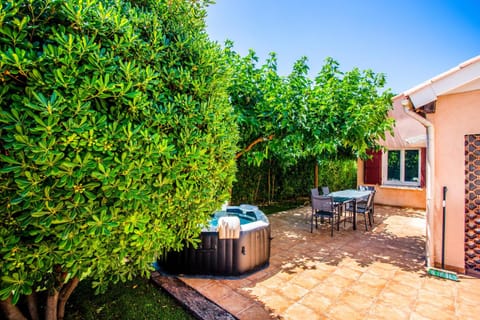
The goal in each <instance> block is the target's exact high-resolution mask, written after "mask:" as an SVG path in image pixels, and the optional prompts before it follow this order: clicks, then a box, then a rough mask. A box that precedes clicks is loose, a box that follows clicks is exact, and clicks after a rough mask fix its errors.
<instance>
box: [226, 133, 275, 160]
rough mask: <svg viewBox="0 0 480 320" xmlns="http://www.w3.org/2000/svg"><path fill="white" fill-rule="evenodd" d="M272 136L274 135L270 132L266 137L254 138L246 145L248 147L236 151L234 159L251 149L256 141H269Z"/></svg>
mask: <svg viewBox="0 0 480 320" xmlns="http://www.w3.org/2000/svg"><path fill="white" fill-rule="evenodd" d="M273 137H274V135H273V134H271V135H270V136H268V137H260V138H257V139H255V140H254V141H253V142H252V143H250V144H249V145H248V147H246V148H245V149H243V150H242V151H240V152H239V153H237V154H236V155H235V159H238V158H240V157H241V156H242V155H243V154H244V153H246V152H248V151H250V149H252V148H253V147H254V146H255V145H256V144H258V143H260V142H264V141H270V140H272V139H273Z"/></svg>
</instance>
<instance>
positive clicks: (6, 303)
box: [0, 296, 27, 320]
mask: <svg viewBox="0 0 480 320" xmlns="http://www.w3.org/2000/svg"><path fill="white" fill-rule="evenodd" d="M0 309H1V310H2V311H3V314H4V315H5V317H6V319H8V320H27V318H26V317H25V316H24V315H23V314H22V312H21V311H20V309H18V307H17V306H16V305H14V304H13V303H12V297H11V296H10V297H8V298H7V300H0ZM0 316H1V314H0Z"/></svg>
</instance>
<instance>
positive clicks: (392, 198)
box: [357, 159, 426, 209]
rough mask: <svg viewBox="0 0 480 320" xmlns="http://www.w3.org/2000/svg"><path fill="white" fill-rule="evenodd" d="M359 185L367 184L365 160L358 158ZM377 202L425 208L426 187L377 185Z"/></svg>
mask: <svg viewBox="0 0 480 320" xmlns="http://www.w3.org/2000/svg"><path fill="white" fill-rule="evenodd" d="M357 168H358V170H357V185H365V181H364V176H365V175H364V161H363V160H361V159H358V160H357ZM375 190H376V193H375V203H376V204H382V205H388V206H395V207H409V208H418V209H425V206H426V201H425V199H426V193H425V188H408V187H396V186H382V185H379V184H376V185H375Z"/></svg>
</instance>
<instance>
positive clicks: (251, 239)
mask: <svg viewBox="0 0 480 320" xmlns="http://www.w3.org/2000/svg"><path fill="white" fill-rule="evenodd" d="M232 215H233V216H238V217H239V219H240V221H241V226H240V236H239V237H238V238H237V239H219V233H218V232H217V226H216V225H215V221H216V219H219V218H220V217H222V216H232ZM270 240H271V238H270V222H269V221H268V218H267V217H266V216H265V214H264V213H263V212H262V211H260V210H259V209H258V207H256V206H251V205H240V206H228V207H226V210H224V211H218V212H215V213H214V215H213V216H212V222H211V223H210V225H209V226H208V227H207V228H204V229H203V231H202V232H201V234H200V244H199V245H198V246H197V248H193V247H185V248H184V249H183V250H182V251H180V252H169V253H167V254H166V255H165V256H164V257H163V258H162V259H159V261H158V263H159V265H160V267H161V268H162V269H163V270H165V271H166V272H169V273H175V274H189V275H218V276H238V275H242V274H245V273H250V272H253V271H256V270H259V269H261V268H263V267H265V266H267V265H268V262H269V259H270Z"/></svg>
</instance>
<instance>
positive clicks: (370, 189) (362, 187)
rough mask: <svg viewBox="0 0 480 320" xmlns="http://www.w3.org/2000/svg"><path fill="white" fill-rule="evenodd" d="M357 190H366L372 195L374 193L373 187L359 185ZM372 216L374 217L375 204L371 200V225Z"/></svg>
mask: <svg viewBox="0 0 480 320" xmlns="http://www.w3.org/2000/svg"><path fill="white" fill-rule="evenodd" d="M357 189H358V190H362V191H366V190H368V191H372V192H373V193H375V192H376V190H375V186H367V185H359V186H358V188H357ZM374 196H375V195H374ZM367 200H368V199H365V201H367ZM374 216H375V203H374V201H373V200H372V213H371V217H372V223H375V221H374V218H373V217H374Z"/></svg>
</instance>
